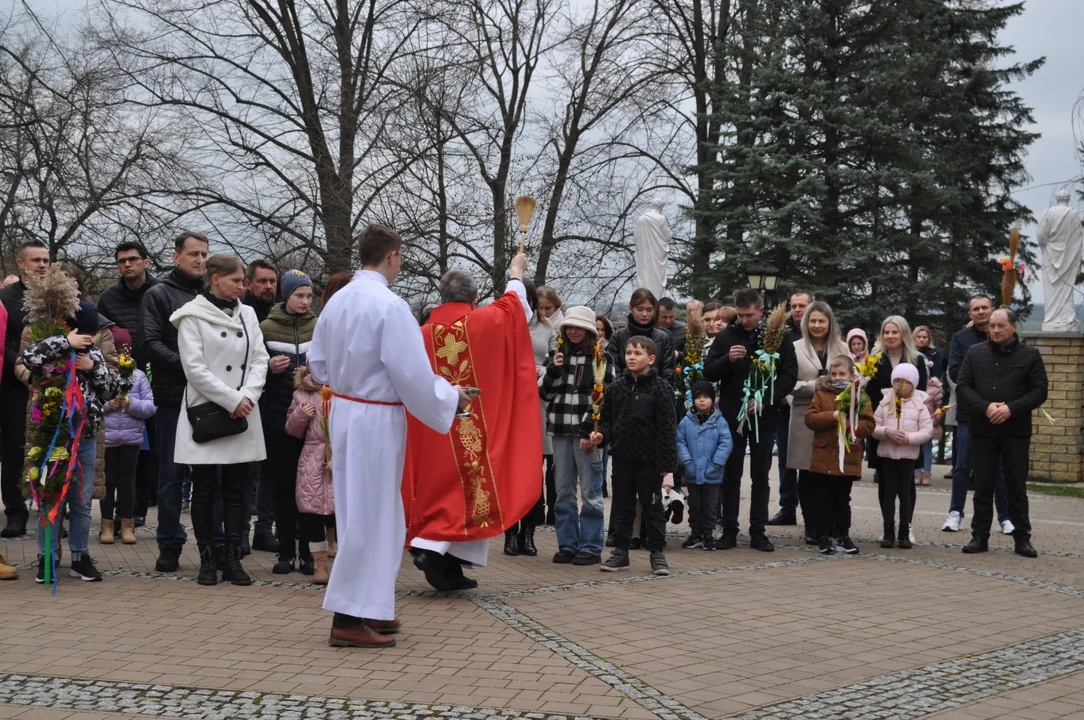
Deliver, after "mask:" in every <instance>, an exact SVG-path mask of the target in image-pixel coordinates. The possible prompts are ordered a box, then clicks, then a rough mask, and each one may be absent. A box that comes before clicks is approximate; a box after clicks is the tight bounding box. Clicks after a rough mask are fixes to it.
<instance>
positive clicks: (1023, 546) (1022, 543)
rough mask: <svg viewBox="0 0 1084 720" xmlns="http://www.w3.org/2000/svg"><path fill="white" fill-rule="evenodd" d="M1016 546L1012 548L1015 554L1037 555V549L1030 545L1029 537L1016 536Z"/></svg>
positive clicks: (1031, 556)
mask: <svg viewBox="0 0 1084 720" xmlns="http://www.w3.org/2000/svg"><path fill="white" fill-rule="evenodd" d="M1015 544H1016V547H1015V548H1014V549H1013V552H1015V553H1016V554H1017V555H1022V556H1024V557H1026V558H1036V557H1039V551H1038V550H1036V549H1035V548H1034V547H1032V545H1031V539H1030V538H1016V543H1015Z"/></svg>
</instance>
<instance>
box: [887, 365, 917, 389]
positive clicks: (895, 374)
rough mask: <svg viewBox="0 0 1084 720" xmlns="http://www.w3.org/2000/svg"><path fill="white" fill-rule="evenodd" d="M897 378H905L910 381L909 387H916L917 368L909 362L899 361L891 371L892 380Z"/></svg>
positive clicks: (894, 380)
mask: <svg viewBox="0 0 1084 720" xmlns="http://www.w3.org/2000/svg"><path fill="white" fill-rule="evenodd" d="M897 380H906V381H907V382H909V383H911V387H918V368H917V367H915V366H914V365H912V364H911V363H905V362H901V363H900V364H899V365H897V366H896V369H895V370H893V371H892V382H896V381H897Z"/></svg>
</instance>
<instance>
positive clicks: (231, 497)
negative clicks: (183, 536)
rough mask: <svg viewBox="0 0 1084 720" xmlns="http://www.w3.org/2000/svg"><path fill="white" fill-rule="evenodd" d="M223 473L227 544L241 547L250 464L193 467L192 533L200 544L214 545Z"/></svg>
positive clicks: (224, 520) (223, 506)
mask: <svg viewBox="0 0 1084 720" xmlns="http://www.w3.org/2000/svg"><path fill="white" fill-rule="evenodd" d="M220 469H221V471H222V515H223V523H224V524H225V533H226V544H227V545H233V546H238V547H240V545H241V524H242V522H243V521H244V515H245V483H246V482H248V477H249V475H248V463H235V464H233V465H193V466H192V530H193V532H195V534H196V542H197V543H199V544H200V545H213V544H214V542H215V522H214V508H213V505H214V502H213V501H214V494H215V484H216V482H217V481H218V473H219V470H220Z"/></svg>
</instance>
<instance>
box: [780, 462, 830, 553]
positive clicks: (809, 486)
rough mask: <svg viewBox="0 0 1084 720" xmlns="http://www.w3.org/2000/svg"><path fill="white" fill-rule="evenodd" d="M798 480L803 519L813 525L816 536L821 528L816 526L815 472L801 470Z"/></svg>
mask: <svg viewBox="0 0 1084 720" xmlns="http://www.w3.org/2000/svg"><path fill="white" fill-rule="evenodd" d="M780 464H782V463H780ZM779 472H783V470H780V471H779ZM788 472H789V471H788ZM797 482H798V506H799V507H801V509H802V520H804V521H805V524H806V525H811V526H813V527H812V530H813V535H814V536H816V535H817V534H818V533H820V530H818V529H817V528H816V525H817V507H816V501H815V500H814V498H813V496H814V492H815V491H814V484H813V473H811V472H810V471H808V470H799V471H798V481H797Z"/></svg>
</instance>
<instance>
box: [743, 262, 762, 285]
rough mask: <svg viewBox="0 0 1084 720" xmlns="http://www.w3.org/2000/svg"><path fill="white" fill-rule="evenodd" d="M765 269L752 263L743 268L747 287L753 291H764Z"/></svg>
mask: <svg viewBox="0 0 1084 720" xmlns="http://www.w3.org/2000/svg"><path fill="white" fill-rule="evenodd" d="M766 269H767V268H765V267H764V266H763V265H761V264H759V263H753V264H752V265H749V266H747V267H746V268H745V277H746V279H747V280H748V281H749V287H750V288H752V289H753V290H758V291H759V290H763V289H764V277H765V273H764V271H765V270H766Z"/></svg>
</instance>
